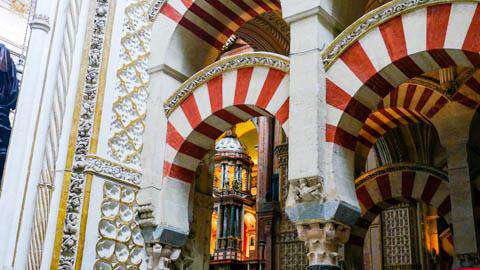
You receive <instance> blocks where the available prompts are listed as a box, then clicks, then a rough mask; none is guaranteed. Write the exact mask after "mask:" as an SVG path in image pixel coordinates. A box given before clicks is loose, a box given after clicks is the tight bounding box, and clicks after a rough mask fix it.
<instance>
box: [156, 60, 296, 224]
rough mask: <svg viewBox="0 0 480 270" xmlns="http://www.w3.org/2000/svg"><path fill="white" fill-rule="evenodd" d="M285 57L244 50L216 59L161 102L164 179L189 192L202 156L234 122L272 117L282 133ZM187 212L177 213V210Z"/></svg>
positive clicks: (285, 120)
mask: <svg viewBox="0 0 480 270" xmlns="http://www.w3.org/2000/svg"><path fill="white" fill-rule="evenodd" d="M288 70H289V62H288V59H287V58H286V57H284V56H280V55H275V54H267V53H248V54H241V55H237V56H233V57H230V58H226V59H223V60H221V61H218V62H216V63H214V64H212V65H210V66H208V67H206V68H205V69H203V70H202V71H200V72H198V73H197V74H195V75H194V76H193V77H192V78H190V79H189V80H188V81H186V82H185V83H184V84H183V85H182V86H180V87H179V88H178V89H177V91H176V92H175V94H174V95H172V96H171V97H170V98H169V99H168V100H167V101H166V102H165V104H164V108H165V112H166V114H167V117H168V123H167V138H166V151H165V163H164V183H166V184H167V185H170V186H172V185H175V186H180V187H182V188H183V189H182V190H183V191H182V193H184V194H183V196H178V197H177V198H176V199H177V200H180V201H178V202H177V203H178V204H181V205H183V206H188V205H189V201H188V193H189V190H190V186H191V184H192V183H193V182H194V180H195V175H196V169H197V167H198V165H199V163H200V161H201V159H202V158H203V157H204V156H205V155H206V154H207V153H208V152H209V151H210V150H211V149H212V147H213V145H214V143H215V140H216V139H217V137H219V136H220V135H221V134H222V133H223V132H224V131H226V130H228V129H229V128H231V127H232V126H233V125H235V124H237V123H240V122H244V121H246V120H248V119H251V118H252V117H256V116H273V117H275V118H276V119H277V120H278V121H279V122H280V124H281V125H282V127H283V129H284V131H286V134H288V132H287V127H288V112H289V93H288V84H289V76H288ZM184 214H185V215H187V214H188V213H182V214H179V215H184Z"/></svg>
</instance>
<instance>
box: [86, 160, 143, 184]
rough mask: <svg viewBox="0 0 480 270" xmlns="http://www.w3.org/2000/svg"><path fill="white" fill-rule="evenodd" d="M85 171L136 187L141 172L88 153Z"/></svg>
mask: <svg viewBox="0 0 480 270" xmlns="http://www.w3.org/2000/svg"><path fill="white" fill-rule="evenodd" d="M85 171H86V172H91V173H94V174H97V175H100V176H103V177H107V178H109V179H111V180H114V181H118V182H121V183H124V184H127V185H132V186H136V187H138V186H139V185H140V178H141V176H142V174H141V173H140V172H139V171H137V170H135V169H132V168H129V167H126V166H124V165H121V164H119V163H116V162H113V161H110V160H107V159H104V158H101V157H97V156H90V155H89V156H87V162H86V163H85Z"/></svg>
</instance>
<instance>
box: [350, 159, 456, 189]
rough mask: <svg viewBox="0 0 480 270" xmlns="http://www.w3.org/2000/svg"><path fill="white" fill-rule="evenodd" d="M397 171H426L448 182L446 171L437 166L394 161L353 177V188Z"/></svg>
mask: <svg viewBox="0 0 480 270" xmlns="http://www.w3.org/2000/svg"><path fill="white" fill-rule="evenodd" d="M398 171H414V172H426V173H430V174H433V175H435V176H437V177H438V178H440V179H442V180H445V181H447V182H448V175H447V173H446V172H444V171H442V170H439V169H437V168H434V167H431V166H428V165H423V164H419V163H395V164H390V165H386V166H382V167H378V168H376V169H374V170H371V171H368V172H366V173H365V174H363V175H361V176H360V177H358V178H357V179H355V188H358V187H359V186H361V185H363V184H364V183H367V182H368V181H370V180H372V179H375V178H377V177H378V176H380V175H383V174H386V173H391V172H398Z"/></svg>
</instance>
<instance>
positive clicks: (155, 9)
mask: <svg viewBox="0 0 480 270" xmlns="http://www.w3.org/2000/svg"><path fill="white" fill-rule="evenodd" d="M166 2H167V0H153V2H152V5H151V6H150V8H149V9H148V19H149V20H150V21H152V22H153V21H155V19H156V18H157V16H158V14H159V13H160V9H161V8H162V7H163V5H164V4H165V3H166Z"/></svg>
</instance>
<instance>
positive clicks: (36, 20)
mask: <svg viewBox="0 0 480 270" xmlns="http://www.w3.org/2000/svg"><path fill="white" fill-rule="evenodd" d="M30 28H32V29H40V30H43V31H45V32H46V33H48V31H50V17H48V16H47V15H45V14H35V15H33V17H32V21H31V22H30Z"/></svg>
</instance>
